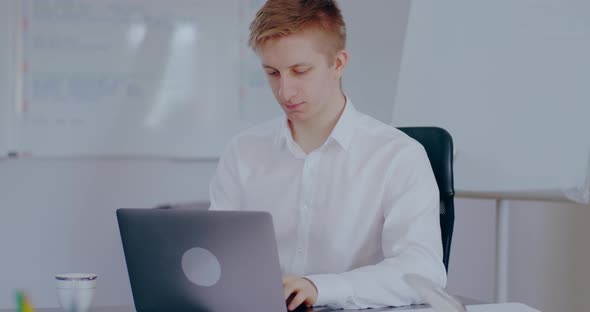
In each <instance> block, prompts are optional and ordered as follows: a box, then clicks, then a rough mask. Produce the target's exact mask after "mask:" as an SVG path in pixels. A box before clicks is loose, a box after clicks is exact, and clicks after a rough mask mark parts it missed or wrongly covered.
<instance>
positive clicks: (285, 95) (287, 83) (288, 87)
mask: <svg viewBox="0 0 590 312" xmlns="http://www.w3.org/2000/svg"><path fill="white" fill-rule="evenodd" d="M296 94H297V88H296V86H295V81H293V79H292V78H290V77H284V76H283V77H281V81H280V85H279V96H280V97H281V98H282V99H283V100H285V101H288V100H290V99H291V98H293V97H294V96H295V95H296Z"/></svg>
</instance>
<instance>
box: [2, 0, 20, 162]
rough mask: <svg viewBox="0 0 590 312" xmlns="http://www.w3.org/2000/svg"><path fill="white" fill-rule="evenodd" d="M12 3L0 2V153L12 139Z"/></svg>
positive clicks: (13, 23)
mask: <svg viewBox="0 0 590 312" xmlns="http://www.w3.org/2000/svg"><path fill="white" fill-rule="evenodd" d="M14 4H15V3H14V2H13V1H12V0H11V1H0V29H4V30H5V31H0V151H3V152H4V151H7V150H8V149H9V147H10V146H11V145H12V142H11V140H12V138H13V133H12V131H13V126H12V122H13V118H12V112H13V107H12V106H11V104H12V103H14V101H13V96H14V80H15V79H14V76H15V72H16V71H15V68H14V66H13V65H14V49H13V48H12V47H14V45H15V33H16V32H15V26H16V20H15V18H14V15H11V14H9V13H10V12H13V11H14Z"/></svg>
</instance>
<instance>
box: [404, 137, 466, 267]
mask: <svg viewBox="0 0 590 312" xmlns="http://www.w3.org/2000/svg"><path fill="white" fill-rule="evenodd" d="M398 129H399V130H401V131H403V132H404V133H406V134H407V135H409V136H410V137H412V138H413V139H414V140H416V141H418V142H420V144H422V145H423V146H424V149H425V150H426V154H428V159H429V160H430V165H431V166H432V171H434V176H435V177H436V183H437V184H438V190H439V193H440V229H441V236H442V243H443V262H444V264H445V269H446V270H447V272H448V271H449V254H450V253H451V239H452V238H453V225H454V223H455V206H454V204H453V198H454V197H455V188H454V186H453V138H452V137H451V135H450V134H449V133H448V132H447V131H446V130H445V129H442V128H437V127H400V128H398Z"/></svg>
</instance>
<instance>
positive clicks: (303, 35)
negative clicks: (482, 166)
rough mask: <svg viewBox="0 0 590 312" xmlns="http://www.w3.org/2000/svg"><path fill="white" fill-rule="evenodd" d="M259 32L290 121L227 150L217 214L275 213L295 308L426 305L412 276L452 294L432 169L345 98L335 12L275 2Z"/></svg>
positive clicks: (321, 1) (313, 3)
mask: <svg viewBox="0 0 590 312" xmlns="http://www.w3.org/2000/svg"><path fill="white" fill-rule="evenodd" d="M250 32H251V33H250V42H249V43H250V46H251V47H252V48H253V49H254V51H255V52H256V54H257V55H258V56H259V58H260V60H261V63H262V66H263V68H264V70H265V72H266V75H267V78H268V82H269V85H270V87H271V89H272V91H273V94H274V96H275V98H276V100H277V102H278V103H279V105H280V106H281V108H282V109H283V110H284V112H285V116H281V117H279V118H277V119H275V120H271V121H270V122H267V123H264V124H262V125H260V126H257V127H254V128H252V129H249V130H246V131H244V132H243V133H241V134H239V135H238V136H236V137H235V138H234V139H233V140H232V141H231V142H230V144H229V145H228V147H227V148H226V150H225V152H224V153H223V155H222V157H221V159H220V162H219V165H218V168H217V171H216V173H215V176H214V177H213V179H212V181H211V186H210V195H211V209H217V210H224V209H228V210H231V209H242V210H265V211H268V212H270V213H271V214H272V216H273V221H274V224H275V231H276V236H277V243H278V248H279V260H280V264H281V269H282V272H283V273H284V274H285V276H284V278H283V286H284V290H285V300H287V303H288V308H289V310H294V309H295V308H296V307H298V306H300V305H304V306H313V305H328V306H331V307H336V308H369V307H381V306H400V305H407V304H412V303H419V302H421V300H420V299H419V297H418V295H417V294H416V293H415V292H414V291H412V289H411V288H410V287H409V286H408V285H407V284H406V283H405V282H404V281H403V275H404V274H406V273H418V274H420V275H423V276H426V277H428V278H430V279H432V280H433V281H434V282H435V283H437V284H439V285H441V286H443V287H444V286H445V284H446V272H445V268H444V265H443V263H442V243H441V237H440V226H439V206H438V202H439V201H438V189H437V185H436V181H435V179H434V175H433V173H432V169H431V167H430V163H429V161H428V158H427V156H426V153H425V152H424V149H423V147H422V146H421V145H420V144H419V143H417V142H416V141H413V140H412V139H410V138H409V137H407V136H406V135H405V134H403V133H402V132H400V131H398V130H397V129H395V128H393V127H391V126H388V125H386V124H384V123H381V122H379V121H377V120H375V119H373V118H371V117H369V116H367V115H364V114H362V113H360V112H358V111H357V110H356V109H355V108H354V106H353V105H352V102H351V101H350V99H349V98H347V97H346V96H345V94H344V93H343V91H342V88H341V78H342V75H343V73H344V69H345V68H346V64H347V62H348V53H347V52H346V50H345V41H346V32H345V24H344V21H343V18H342V15H341V13H340V10H339V9H338V7H337V5H336V3H335V2H334V1H330V0H307V1H305V0H269V1H268V2H267V3H266V4H265V5H264V6H263V7H262V8H261V9H260V11H259V12H258V14H257V15H256V18H255V20H254V21H253V22H252V24H251V26H250ZM390 100H391V99H384V101H390ZM384 105H387V104H384ZM285 117H286V118H285ZM253 282H254V281H253Z"/></svg>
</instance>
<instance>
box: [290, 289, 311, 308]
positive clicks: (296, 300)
mask: <svg viewBox="0 0 590 312" xmlns="http://www.w3.org/2000/svg"><path fill="white" fill-rule="evenodd" d="M305 299H307V298H306V296H305V294H304V293H303V291H300V292H298V293H297V295H296V296H295V297H293V299H291V302H290V303H289V311H293V310H295V309H297V307H298V306H300V305H301V304H302V303H303V302H304V301H305Z"/></svg>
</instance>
